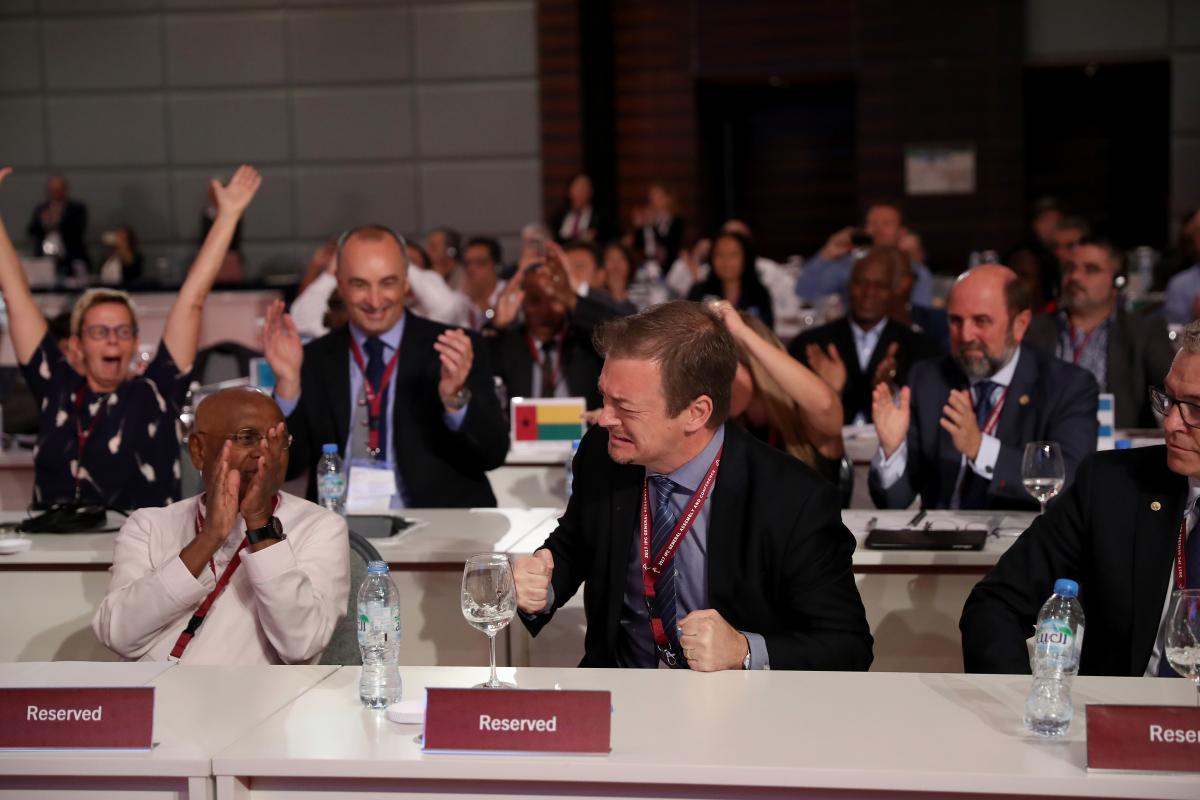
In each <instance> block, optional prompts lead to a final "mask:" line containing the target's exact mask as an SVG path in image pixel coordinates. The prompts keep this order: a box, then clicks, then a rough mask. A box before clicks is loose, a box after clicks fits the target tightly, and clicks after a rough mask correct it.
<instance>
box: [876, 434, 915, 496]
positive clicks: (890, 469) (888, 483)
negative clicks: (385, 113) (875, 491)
mask: <svg viewBox="0 0 1200 800" xmlns="http://www.w3.org/2000/svg"><path fill="white" fill-rule="evenodd" d="M907 466H908V441H907V440H906V441H903V442H901V443H900V446H899V447H897V448H896V452H894V453H892V456H891V458H888V457H886V456H884V454H883V448H882V447H877V448H875V456H874V457H873V458H872V459H871V469H872V470H874V471H875V474H876V475H878V476H879V485H880V487H881V488H883V489H885V490H887V489H890V488H892V487H893V486H895V485H896V482H897V481H898V480H900V479H901V478H902V477H904V468H905V467H907Z"/></svg>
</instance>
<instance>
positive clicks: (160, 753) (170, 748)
mask: <svg viewBox="0 0 1200 800" xmlns="http://www.w3.org/2000/svg"><path fill="white" fill-rule="evenodd" d="M337 669H338V668H337V667H326V666H293V667H284V666H272V667H266V666H263V667H194V666H183V665H173V664H168V663H146V664H143V663H133V664H105V663H99V664H98V663H88V662H64V661H59V662H54V663H27V664H0V686H4V687H19V688H30V687H56V686H58V687H79V686H86V687H93V686H153V687H154V688H155V693H154V747H153V748H152V749H151V750H150V751H149V752H145V751H129V752H113V751H98V750H77V751H70V750H68V751H63V750H57V751H43V752H19V751H7V752H3V751H0V798H22V800H24V798H30V797H68V796H70V797H75V796H85V797H88V796H90V797H105V798H111V797H136V798H139V800H141V799H142V798H145V800H149V799H150V798H155V799H157V798H188V800H205V798H210V797H212V796H213V783H212V756H213V754H214V753H217V752H219V751H220V750H222V749H223V748H225V747H227V746H228V745H230V744H231V743H232V742H234V741H235V740H237V739H238V738H240V737H241V736H243V735H245V733H246V732H247V731H248V730H250V729H251V728H253V727H254V726H255V725H257V724H258V723H259V722H261V721H262V720H265V719H266V718H267V717H269V716H270V715H272V714H273V713H275V712H276V711H278V710H280V709H281V708H284V707H286V706H287V705H288V704H289V703H291V702H292V701H294V700H295V699H296V698H298V697H299V696H300V695H302V694H303V693H304V692H305V691H307V690H308V689H309V688H310V687H312V686H314V685H315V684H317V683H319V682H320V681H322V680H324V679H325V678H327V677H329V676H330V675H332V674H333V673H334V672H336V671H337ZM355 671H356V672H357V670H355Z"/></svg>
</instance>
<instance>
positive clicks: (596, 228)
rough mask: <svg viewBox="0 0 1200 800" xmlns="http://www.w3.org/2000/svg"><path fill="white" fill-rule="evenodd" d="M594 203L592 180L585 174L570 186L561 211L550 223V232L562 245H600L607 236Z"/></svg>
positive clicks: (570, 183) (576, 177) (574, 177)
mask: <svg viewBox="0 0 1200 800" xmlns="http://www.w3.org/2000/svg"><path fill="white" fill-rule="evenodd" d="M602 222H603V220H602V219H601V218H600V215H599V214H598V213H597V212H596V207H595V205H593V202H592V179H591V178H589V177H588V176H587V175H585V174H583V173H582V172H581V173H579V174H578V175H575V176H573V177H572V178H571V180H570V181H569V182H568V183H567V194H566V197H564V198H563V204H562V208H560V209H559V210H558V213H556V214H555V215H554V218H553V219H551V220H550V230H552V231H553V232H554V240H555V241H556V242H558V243H559V244H571V243H573V242H597V241H600V240H601V238H602V237H603V236H604V235H605V234H606V233H607V231H606V230H605V229H604V228H603V227H602V225H601V223H602Z"/></svg>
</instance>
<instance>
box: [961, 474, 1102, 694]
mask: <svg viewBox="0 0 1200 800" xmlns="http://www.w3.org/2000/svg"><path fill="white" fill-rule="evenodd" d="M1095 463H1096V462H1095V459H1091V458H1089V459H1087V460H1085V461H1084V462H1083V464H1081V465H1080V467H1079V475H1078V476H1077V478H1076V480H1075V483H1074V484H1072V485H1071V487H1070V488H1069V489H1067V491H1066V492H1065V493H1064V494H1063V495H1062V496H1061V497H1060V498H1058V500H1056V501H1055V502H1053V503H1051V504H1050V506H1049V508H1048V509H1047V510H1046V513H1045V514H1043V515H1042V516H1039V517H1038V518H1037V519H1035V520H1034V522H1033V525H1032V526H1030V528H1029V530H1027V531H1025V532H1024V533H1023V534H1021V536H1020V537H1019V538H1018V539H1017V540H1016V542H1014V543H1013V545H1012V547H1010V548H1009V549H1008V552H1006V553H1005V554H1004V555H1003V556H1001V557H1000V560H999V561H997V562H996V566H995V567H993V568H992V571H991V572H990V573H988V575H987V576H986V577H985V578H984V579H983V580H981V581H980V582H979V583H978V584H976V585H975V588H974V589H972V590H971V594H970V596H968V597H967V602H966V604H965V605H964V606H963V611H962V617H961V619H960V620H959V622H958V627H959V630H960V631H961V632H962V649H963V667H964V668H965V669H966V671H967V672H991V673H1018V674H1020V673H1023V674H1028V673H1029V671H1030V670H1029V651H1028V648H1027V647H1026V644H1025V640H1026V639H1028V638H1029V637H1030V636H1032V635H1033V629H1034V624H1035V623H1036V621H1037V615H1038V612H1039V611H1040V610H1041V607H1042V604H1043V603H1045V602H1046V598H1047V597H1049V596H1050V594H1051V592H1052V591H1053V590H1054V582H1055V581H1056V580H1058V579H1059V578H1071V579H1073V580H1076V581H1078V580H1080V577H1081V576H1080V572H1081V557H1082V553H1083V551H1084V547H1085V538H1086V536H1087V533H1086V532H1087V530H1088V525H1089V524H1090V520H1089V517H1090V515H1089V512H1088V509H1089V507H1090V505H1091V503H1090V497H1089V493H1090V492H1091V490H1092V486H1093V485H1094V479H1093V473H1094V471H1095Z"/></svg>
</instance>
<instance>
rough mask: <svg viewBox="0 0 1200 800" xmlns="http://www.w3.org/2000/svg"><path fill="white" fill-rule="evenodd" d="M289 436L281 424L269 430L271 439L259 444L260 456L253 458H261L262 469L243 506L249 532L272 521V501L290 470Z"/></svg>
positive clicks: (244, 499) (251, 485) (251, 484)
mask: <svg viewBox="0 0 1200 800" xmlns="http://www.w3.org/2000/svg"><path fill="white" fill-rule="evenodd" d="M287 435H288V434H287V426H286V425H284V424H283V423H282V422H280V423H277V424H275V425H272V426H271V427H270V428H269V429H268V430H267V437H266V438H265V439H263V440H262V441H260V442H259V444H258V453H256V454H255V455H254V456H253V458H257V459H258V469H257V470H255V472H254V477H252V478H251V479H250V485H249V486H247V487H246V494H245V496H244V497H242V502H241V505H240V510H241V513H242V519H244V520H245V521H246V529H247V530H253V529H254V528H261V527H263V526H264V525H266V524H267V521H268V520H269V519H270V518H271V499H272V498H273V497H275V493H276V492H278V491H279V487H280V486H282V485H283V473H284V471H285V470H286V469H287V463H286V462H285V461H284V459H285V457H286V456H285V454H286V452H287V448H286V447H285V446H284V444H285V442H286V441H287ZM272 541H274V540H272Z"/></svg>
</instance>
